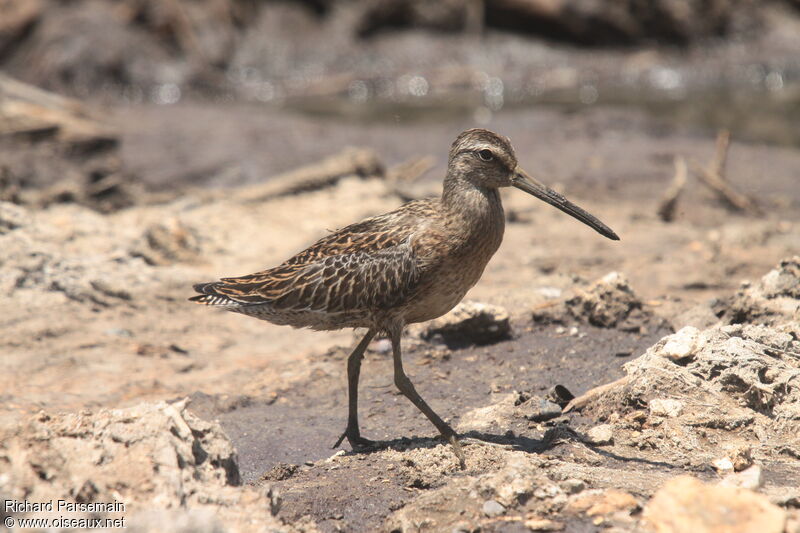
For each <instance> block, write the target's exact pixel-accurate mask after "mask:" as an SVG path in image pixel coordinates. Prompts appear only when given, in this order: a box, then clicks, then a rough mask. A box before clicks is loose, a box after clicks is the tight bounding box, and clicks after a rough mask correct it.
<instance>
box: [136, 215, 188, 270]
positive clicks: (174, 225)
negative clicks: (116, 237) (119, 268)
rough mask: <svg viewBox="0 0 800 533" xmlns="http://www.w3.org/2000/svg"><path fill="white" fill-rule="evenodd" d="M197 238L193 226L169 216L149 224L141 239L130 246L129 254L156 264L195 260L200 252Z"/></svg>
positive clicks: (150, 263)
mask: <svg viewBox="0 0 800 533" xmlns="http://www.w3.org/2000/svg"><path fill="white" fill-rule="evenodd" d="M199 240H200V237H199V236H198V235H197V233H196V232H195V231H194V229H193V228H191V227H189V226H187V225H186V224H184V223H183V222H181V221H180V220H179V219H177V218H170V219H168V220H166V221H164V222H160V223H157V224H153V225H151V226H149V227H148V228H147V229H146V230H145V232H144V235H143V236H142V239H141V240H139V241H138V242H137V243H136V244H134V246H133V247H132V248H131V256H133V257H141V258H142V259H144V260H145V262H146V263H147V264H148V265H158V266H164V265H171V264H173V263H177V262H189V261H196V260H197V259H198V256H199V254H200V245H199Z"/></svg>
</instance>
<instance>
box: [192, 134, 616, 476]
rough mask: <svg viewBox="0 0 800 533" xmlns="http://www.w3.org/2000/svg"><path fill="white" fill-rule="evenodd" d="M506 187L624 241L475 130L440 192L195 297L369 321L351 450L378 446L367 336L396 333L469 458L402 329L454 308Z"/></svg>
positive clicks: (405, 386)
mask: <svg viewBox="0 0 800 533" xmlns="http://www.w3.org/2000/svg"><path fill="white" fill-rule="evenodd" d="M507 186H515V187H518V188H520V189H522V190H524V191H526V192H529V193H531V194H533V195H535V196H537V197H539V198H540V199H542V200H544V201H546V202H548V203H550V204H552V205H554V206H555V207H557V208H559V209H561V210H562V211H565V212H567V213H568V214H570V215H572V216H574V217H576V218H578V219H579V220H581V221H583V222H585V223H587V224H589V225H590V226H592V227H593V228H594V229H596V230H597V231H598V232H600V233H601V234H603V235H605V236H606V237H608V238H611V239H618V237H617V236H616V234H615V233H614V232H613V231H612V230H611V229H609V228H608V227H607V226H605V225H604V224H603V223H602V222H600V221H599V220H597V219H596V218H594V217H593V216H591V215H589V214H588V213H586V212H585V211H583V210H582V209H580V208H578V207H577V206H575V205H574V204H572V203H571V202H569V201H568V200H566V199H565V198H564V197H563V196H561V195H559V194H558V193H556V192H554V191H552V190H551V189H549V188H547V187H546V186H544V185H542V184H541V183H539V182H537V181H535V180H533V178H531V177H530V176H528V175H527V174H526V173H525V172H524V171H522V170H521V169H520V168H519V167H518V166H517V159H516V156H515V154H514V149H513V148H512V147H511V143H510V142H509V141H508V139H506V138H505V137H501V136H499V135H497V134H495V133H493V132H490V131H488V130H482V129H474V130H468V131H465V132H463V133H462V134H461V135H459V136H458V138H457V139H456V140H455V142H454V143H453V145H452V148H451V149H450V158H449V164H448V170H447V176H446V177H445V180H444V187H443V192H442V196H441V197H440V198H430V199H426V200H418V201H414V202H410V203H407V204H405V205H403V206H402V207H399V208H398V209H396V210H394V211H391V212H389V213H386V214H384V215H379V216H375V217H371V218H368V219H365V220H363V221H361V222H358V223H356V224H352V225H350V226H347V227H345V228H342V229H340V230H338V231H336V232H334V233H332V234H330V235H328V236H326V237H324V238H322V239H321V240H319V241H318V242H317V243H316V244H314V245H312V246H311V247H309V248H307V249H306V250H304V251H302V252H300V253H298V254H297V255H295V256H294V257H292V258H290V259H288V260H287V261H285V262H284V263H283V264H281V265H279V266H277V267H274V268H271V269H268V270H264V271H262V272H257V273H255V274H250V275H248V276H242V277H237V278H223V279H222V280H221V281H218V282H212V283H202V284H199V285H195V287H194V288H195V290H196V291H197V292H199V293H200V295H199V296H195V297H193V298H191V300H193V301H196V302H199V303H203V304H207V305H214V306H219V307H222V308H224V309H227V310H229V311H235V312H237V313H242V314H246V315H250V316H254V317H256V318H260V319H263V320H267V321H269V322H272V323H274V324H279V325H291V326H294V327H309V328H312V329H319V330H329V329H340V328H346V327H363V328H367V330H368V331H367V334H366V336H365V337H364V339H363V340H362V341H361V343H359V345H358V347H356V349H355V350H354V351H353V353H352V354H351V355H350V358H349V359H348V383H349V398H350V402H349V417H348V424H347V429H346V431H345V433H344V435H342V438H344V437H347V439H348V441H349V442H350V444H351V445H352V446H353V447H354V448H360V447H364V446H367V445H370V444H371V442H370V441H367V440H366V439H363V438H361V436H360V433H359V428H358V415H357V404H358V401H357V394H358V376H359V371H360V363H361V358H362V357H363V353H364V350H365V349H366V347H367V345H368V344H369V342H370V340H371V339H372V338H373V337H374V336H375V335H376V334H377V333H378V332H381V331H383V332H386V333H387V334H388V335H389V337H390V338H391V340H392V346H393V352H394V362H395V383H396V384H397V386H398V388H399V389H400V390H401V392H403V394H405V395H406V396H407V397H408V398H409V399H410V400H411V401H412V402H413V403H414V404H415V405H417V407H419V409H420V410H421V411H423V413H425V415H426V416H428V418H429V419H430V420H431V422H433V424H434V425H435V426H436V427H437V428H438V429H439V431H440V432H441V433H442V435H443V436H444V437H445V438H447V439H448V440H449V441H450V442H451V443H452V444H453V446H454V448H455V451H456V454H457V455H458V457H459V459H460V460H461V461H462V464H463V454H462V452H461V449H460V446H459V444H458V440H457V436H456V433H455V432H454V431H453V430H452V429H451V428H450V426H449V425H447V423H445V422H444V421H443V420H441V419H440V418H439V417H438V416H437V415H436V413H434V412H433V410H432V409H430V407H428V405H427V404H426V403H425V402H424V400H422V398H421V397H420V396H419V395H418V394H417V393H416V390H414V387H413V385H412V384H411V382H410V381H409V380H408V378H407V377H406V375H405V373H404V372H403V368H402V360H401V355H400V334H401V332H402V330H403V328H404V327H405V326H406V325H407V324H412V323H415V322H423V321H426V320H430V319H433V318H436V317H439V316H441V315H443V314H445V313H446V312H448V311H449V310H450V309H452V308H453V307H454V306H455V305H456V304H457V303H458V302H459V301H461V299H462V298H463V297H464V295H465V294H466V292H467V291H468V290H469V289H470V288H471V287H472V286H473V285H475V283H477V281H478V280H479V279H480V277H481V274H482V273H483V269H484V268H485V267H486V264H487V263H488V262H489V259H490V258H491V257H492V255H494V253H495V252H496V251H497V248H498V247H499V246H500V242H501V241H502V239H503V230H504V227H505V217H504V214H503V206H502V204H501V202H500V195H499V191H498V188H500V187H507ZM341 440H342V439H339V442H337V444H336V445H337V446H338V445H339V444H340V443H341Z"/></svg>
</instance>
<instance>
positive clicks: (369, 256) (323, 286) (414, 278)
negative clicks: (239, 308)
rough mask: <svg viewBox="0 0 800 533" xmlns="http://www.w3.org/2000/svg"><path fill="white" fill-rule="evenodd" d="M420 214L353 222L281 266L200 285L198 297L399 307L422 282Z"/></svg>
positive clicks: (339, 308)
mask: <svg viewBox="0 0 800 533" xmlns="http://www.w3.org/2000/svg"><path fill="white" fill-rule="evenodd" d="M414 218H416V217H415V216H414V214H413V213H406V214H405V215H403V216H400V217H398V216H397V215H395V214H394V213H390V214H387V215H381V216H378V217H373V218H371V219H366V220H364V221H363V222H360V223H357V224H353V225H351V226H347V227H345V228H343V229H341V230H339V231H337V232H334V233H332V234H331V235H328V236H326V237H324V238H323V239H321V240H320V241H318V242H317V243H315V244H314V245H312V246H311V247H309V248H308V249H306V250H304V251H302V252H300V253H299V254H297V255H295V256H294V257H292V258H290V259H289V260H287V261H286V262H284V263H283V264H281V265H279V266H277V267H275V268H271V269H269V270H264V271H262V272H256V273H255V274H250V275H248V276H242V277H237V278H223V279H222V280H221V281H220V282H216V283H204V284H200V285H196V286H195V289H196V290H197V291H198V292H200V293H201V294H202V296H198V297H195V298H194V300H195V301H199V302H201V303H208V304H212V305H269V306H270V307H272V308H274V309H276V310H285V311H322V312H328V313H336V312H346V311H367V310H371V309H386V308H390V307H392V306H395V305H399V304H400V303H402V302H403V301H404V299H405V298H407V297H408V295H409V294H410V293H411V292H412V291H413V290H414V289H415V288H416V285H417V282H418V281H419V275H420V268H419V261H418V258H417V257H416V255H415V253H414V250H413V246H412V238H413V236H414V232H415V231H416V229H418V225H417V224H415V223H414V220H413V219H414Z"/></svg>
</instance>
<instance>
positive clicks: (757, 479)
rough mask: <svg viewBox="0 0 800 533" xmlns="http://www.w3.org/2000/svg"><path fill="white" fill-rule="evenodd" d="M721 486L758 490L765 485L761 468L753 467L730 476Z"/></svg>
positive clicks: (723, 480) (726, 477) (721, 482)
mask: <svg viewBox="0 0 800 533" xmlns="http://www.w3.org/2000/svg"><path fill="white" fill-rule="evenodd" d="M719 484H720V485H721V486H723V487H740V488H743V489H750V490H756V489H759V488H761V487H762V486H763V485H764V477H763V475H762V472H761V467H760V466H758V465H753V466H751V467H750V468H747V469H746V470H742V471H741V472H737V473H733V474H728V475H727V476H725V477H724V478H723V479H722V481H720V482H719Z"/></svg>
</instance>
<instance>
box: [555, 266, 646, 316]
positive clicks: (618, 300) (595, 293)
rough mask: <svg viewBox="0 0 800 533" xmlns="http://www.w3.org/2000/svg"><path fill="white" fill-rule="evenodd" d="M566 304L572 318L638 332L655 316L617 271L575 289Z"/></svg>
mask: <svg viewBox="0 0 800 533" xmlns="http://www.w3.org/2000/svg"><path fill="white" fill-rule="evenodd" d="M565 305H566V308H567V310H568V311H569V313H570V314H571V315H572V316H573V317H574V318H575V319H577V320H580V321H583V322H588V323H589V324H591V325H593V326H597V327H601V328H619V329H622V330H624V331H640V330H641V329H642V328H644V327H645V325H646V324H648V323H650V322H651V321H653V320H654V319H655V317H654V315H653V314H652V313H651V312H650V311H649V310H646V309H645V308H644V306H643V303H642V301H641V300H640V299H639V297H638V296H636V294H635V293H634V292H633V289H632V288H631V286H630V284H629V283H628V280H627V278H626V277H625V276H624V275H623V274H621V273H619V272H611V273H609V274H606V275H605V276H603V277H602V278H601V279H599V280H598V281H595V282H594V283H592V284H591V285H590V286H589V287H588V288H587V289H585V290H579V291H577V293H576V294H575V295H574V296H573V297H571V298H569V299H567V300H566V302H565Z"/></svg>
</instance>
